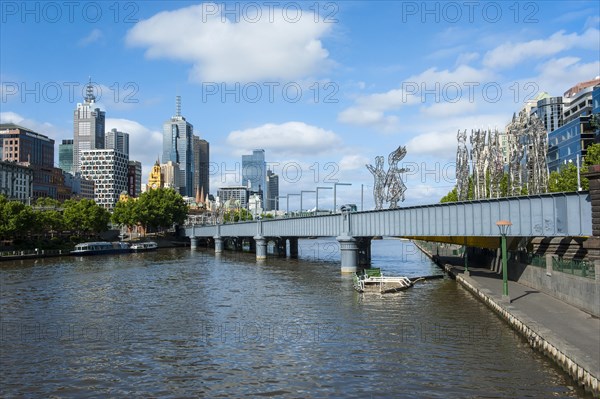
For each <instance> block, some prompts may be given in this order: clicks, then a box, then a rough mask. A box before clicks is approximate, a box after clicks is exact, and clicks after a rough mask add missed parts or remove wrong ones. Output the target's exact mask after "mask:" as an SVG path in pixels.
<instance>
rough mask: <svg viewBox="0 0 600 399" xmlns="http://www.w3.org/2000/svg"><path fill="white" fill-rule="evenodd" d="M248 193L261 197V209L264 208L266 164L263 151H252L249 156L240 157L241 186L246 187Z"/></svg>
mask: <svg viewBox="0 0 600 399" xmlns="http://www.w3.org/2000/svg"><path fill="white" fill-rule="evenodd" d="M248 182H250V184H249V188H250V192H251V193H257V194H259V195H260V196H261V197H262V207H263V208H264V207H265V195H264V193H265V192H266V191H267V163H266V162H265V150H262V149H259V150H253V151H252V154H251V155H242V185H244V186H246V187H248Z"/></svg>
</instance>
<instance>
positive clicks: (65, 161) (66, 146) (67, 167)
mask: <svg viewBox="0 0 600 399" xmlns="http://www.w3.org/2000/svg"><path fill="white" fill-rule="evenodd" d="M58 167H59V168H61V169H62V170H63V171H65V172H73V140H69V139H67V140H63V141H62V142H61V143H60V144H59V145H58Z"/></svg>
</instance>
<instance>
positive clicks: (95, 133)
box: [73, 77, 106, 172]
mask: <svg viewBox="0 0 600 399" xmlns="http://www.w3.org/2000/svg"><path fill="white" fill-rule="evenodd" d="M105 121H106V114H105V112H104V111H100V108H98V107H97V104H96V96H95V95H94V85H93V84H92V78H91V77H90V78H89V81H88V84H87V85H86V88H85V97H84V98H83V103H78V104H77V108H76V109H75V111H74V113H73V171H74V172H80V171H81V152H82V151H84V150H95V149H103V148H104V132H105Z"/></svg>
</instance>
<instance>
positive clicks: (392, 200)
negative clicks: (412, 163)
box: [365, 146, 406, 209]
mask: <svg viewBox="0 0 600 399" xmlns="http://www.w3.org/2000/svg"><path fill="white" fill-rule="evenodd" d="M405 156H406V147H404V146H400V147H398V148H397V149H396V150H395V151H392V152H391V153H390V154H389V156H388V164H389V168H388V171H387V172H385V171H384V169H383V164H384V161H385V160H384V157H383V156H377V157H375V166H373V165H365V166H366V167H367V169H368V170H369V172H371V174H372V175H373V180H374V183H373V199H374V201H375V209H383V203H384V201H387V202H389V204H390V205H389V208H390V209H395V208H397V207H398V202H401V201H404V193H405V192H406V185H405V184H404V181H402V173H404V172H405V171H406V169H404V168H399V167H398V162H400V161H401V160H402V159H403V158H404V157H405Z"/></svg>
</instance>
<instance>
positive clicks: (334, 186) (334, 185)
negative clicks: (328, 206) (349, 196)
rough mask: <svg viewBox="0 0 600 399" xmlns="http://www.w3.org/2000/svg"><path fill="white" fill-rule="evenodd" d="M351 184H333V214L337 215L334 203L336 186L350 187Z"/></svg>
mask: <svg viewBox="0 0 600 399" xmlns="http://www.w3.org/2000/svg"><path fill="white" fill-rule="evenodd" d="M351 185H352V183H333V213H337V203H336V198H335V194H336V187H337V186H351Z"/></svg>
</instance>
